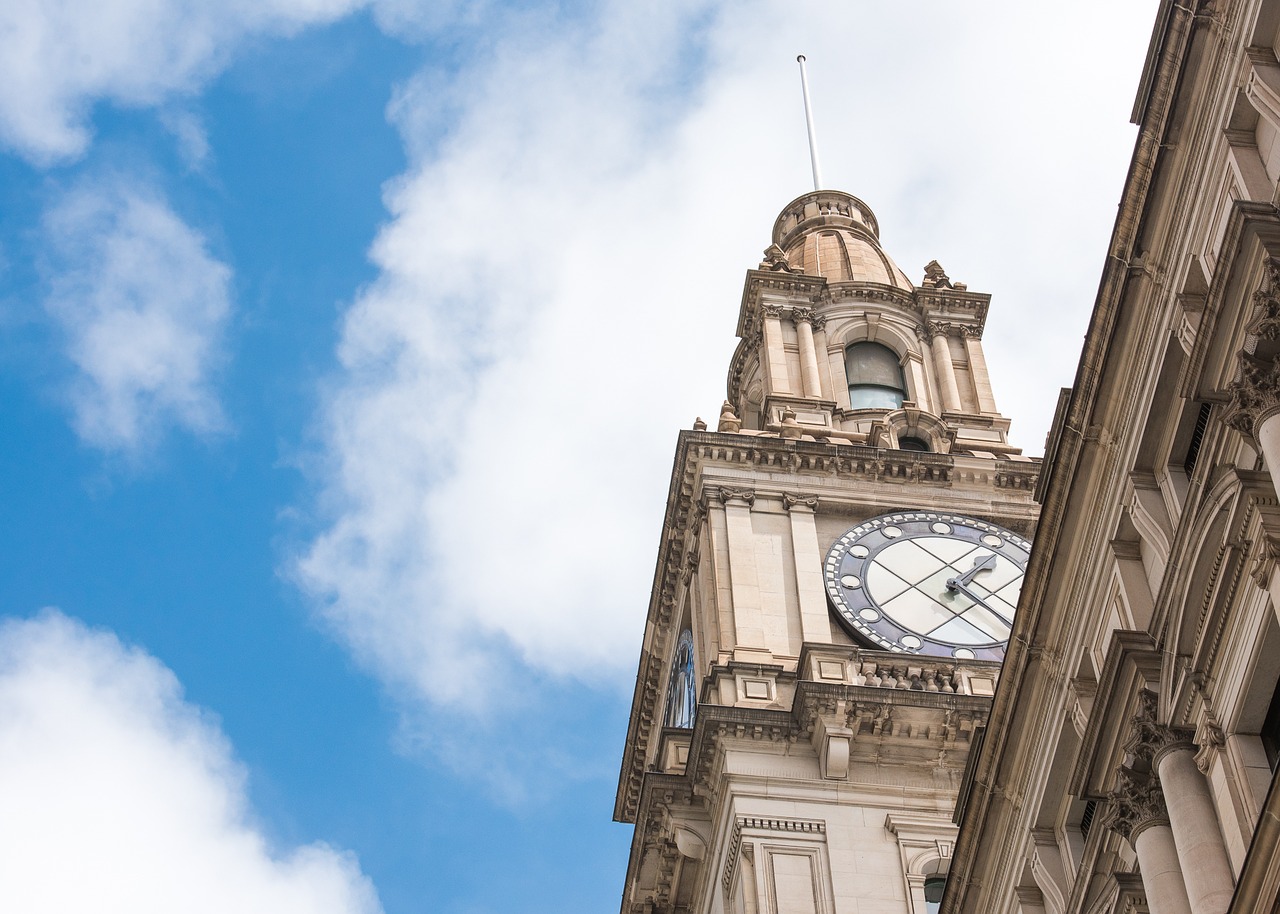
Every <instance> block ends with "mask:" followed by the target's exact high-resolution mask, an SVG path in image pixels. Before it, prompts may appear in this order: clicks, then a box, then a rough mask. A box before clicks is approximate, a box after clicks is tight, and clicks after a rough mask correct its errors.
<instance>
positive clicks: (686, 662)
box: [663, 628, 698, 730]
mask: <svg viewBox="0 0 1280 914" xmlns="http://www.w3.org/2000/svg"><path fill="white" fill-rule="evenodd" d="M697 710H698V686H697V683H695V682H694V673H693V632H691V631H689V629H687V628H686V629H685V630H684V631H682V632H681V633H680V640H678V641H677V642H676V656H675V659H674V660H673V661H672V662H671V678H670V679H669V680H668V681H667V714H666V718H665V719H664V720H663V725H664V726H667V727H679V728H682V729H686V730H687V729H689V728H691V727H692V726H693V716H694V714H695V713H697Z"/></svg>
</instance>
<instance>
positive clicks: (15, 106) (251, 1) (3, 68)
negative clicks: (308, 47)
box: [0, 0, 363, 164]
mask: <svg viewBox="0 0 1280 914" xmlns="http://www.w3.org/2000/svg"><path fill="white" fill-rule="evenodd" d="M361 5H363V4H362V0H226V2H218V3H205V2H201V0H97V2H93V3H84V2H77V0H9V2H6V3H4V4H0V144H2V145H5V146H8V147H9V148H10V149H13V150H15V151H16V152H18V153H19V154H20V155H22V156H24V157H26V158H28V159H30V160H31V161H33V162H36V163H38V164H50V163H52V162H56V161H59V160H66V159H70V158H75V157H76V156H79V155H80V154H81V153H83V152H84V150H85V148H86V146H87V145H88V143H89V140H90V128H89V126H88V119H89V113H90V111H91V109H92V107H93V106H94V105H95V104H96V103H98V102H103V101H105V102H110V103H114V104H117V105H120V106H123V107H132V108H136V107H154V106H158V105H161V104H163V103H165V102H166V101H167V100H169V99H172V98H175V97H182V96H188V95H191V94H193V93H195V92H196V91H197V90H198V89H199V88H200V87H201V86H202V85H203V84H204V83H205V82H206V81H207V80H208V79H209V78H211V77H212V76H214V75H215V74H217V73H218V72H219V71H220V70H221V69H222V68H223V67H224V66H225V65H226V64H227V61H228V60H229V58H230V56H231V54H232V53H233V52H234V50H235V48H236V47H237V46H239V45H240V44H241V43H243V42H244V41H245V40H246V39H247V38H250V37H252V36H258V35H267V36H270V35H291V34H293V33H295V32H297V31H298V30H300V29H302V28H304V27H306V26H309V25H317V24H321V23H325V22H331V21H333V20H335V19H337V18H339V17H341V16H343V15H346V14H347V13H349V12H350V11H351V10H353V9H355V8H358V7H359V6H361Z"/></svg>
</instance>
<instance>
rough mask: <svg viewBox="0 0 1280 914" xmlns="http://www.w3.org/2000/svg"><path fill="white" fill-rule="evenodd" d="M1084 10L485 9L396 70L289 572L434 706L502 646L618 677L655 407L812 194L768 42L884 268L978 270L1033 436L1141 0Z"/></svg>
mask: <svg viewBox="0 0 1280 914" xmlns="http://www.w3.org/2000/svg"><path fill="white" fill-rule="evenodd" d="M1095 5H1096V7H1097V9H1096V10H1093V11H1089V10H1085V9H1082V10H1078V11H1077V12H1076V14H1075V15H1073V16H1071V17H1067V19H1065V20H1064V19H1062V17H1052V21H1051V22H1049V21H1048V20H1046V21H1044V22H1040V21H1038V20H1037V19H1036V17H1034V16H1033V15H1032V14H1031V13H1029V12H1028V11H1027V8H1026V7H1025V5H1023V4H1017V3H1004V4H990V5H985V6H982V7H980V8H976V7H973V6H972V5H970V6H966V7H964V8H963V9H961V8H957V7H955V6H954V5H953V4H949V3H945V2H934V3H930V4H927V5H926V6H925V7H919V5H911V6H910V7H902V8H901V9H899V8H898V7H897V6H893V5H888V6H885V5H880V6H877V7H874V8H870V7H866V6H865V5H854V4H843V5H831V4H819V3H816V2H812V3H792V4H786V5H785V6H783V5H778V4H769V3H764V2H754V3H736V4H726V5H724V6H714V5H711V4H680V3H670V4H667V5H665V6H664V7H663V8H661V9H656V10H655V9H652V8H650V7H646V8H643V9H641V8H639V7H637V6H636V5H635V4H629V3H626V2H621V0H619V2H612V3H603V4H601V5H600V6H599V7H598V8H595V7H593V10H594V11H595V13H596V14H598V18H597V19H593V20H591V21H588V22H584V23H582V22H580V23H566V22H563V21H551V20H548V19H546V18H542V19H538V18H535V17H528V16H526V17H523V18H520V19H518V20H511V21H509V22H506V23H505V24H503V23H496V24H495V25H494V27H493V29H492V38H491V42H492V43H491V48H492V53H491V56H485V55H481V56H480V57H477V58H474V59H473V62H472V64H471V65H470V66H468V67H467V68H466V69H465V70H464V71H463V72H461V73H459V74H457V75H456V78H455V79H454V80H453V82H451V83H447V84H445V81H444V79H443V77H442V76H441V75H440V74H439V73H432V72H427V73H424V74H423V75H422V76H421V77H420V78H419V80H417V81H416V82H414V83H413V84H411V85H410V86H408V87H406V88H405V90H404V91H403V92H402V93H401V95H400V97H399V98H398V99H397V101H396V103H395V104H394V105H393V106H392V115H393V117H394V119H395V120H396V122H397V123H398V124H399V125H400V127H401V129H402V131H403V133H404V134H405V141H406V145H407V148H408V149H409V150H410V151H411V152H412V153H413V155H414V156H415V164H414V165H413V167H412V168H411V169H410V171H409V172H408V173H407V174H406V175H404V176H403V177H402V178H401V179H400V180H398V181H397V182H395V184H394V185H393V186H392V187H391V189H390V190H389V193H388V205H389V208H390V210H391V214H392V221H391V222H390V224H389V225H388V226H387V227H386V229H385V230H384V231H383V232H382V234H381V236H380V237H379V239H378V241H377V243H376V245H375V247H374V250H373V256H374V259H375V261H376V263H377V265H378V266H379V268H380V270H381V275H380V277H379V279H378V280H377V281H376V282H375V283H374V284H373V285H372V286H371V287H369V288H368V289H367V290H365V292H364V293H363V294H362V295H361V296H360V297H359V298H358V300H357V301H356V302H355V303H354V304H353V306H352V307H351V309H350V311H349V313H348V314H347V317H346V320H345V323H344V325H343V330H342V342H341V346H340V350H339V354H340V359H341V367H342V370H341V373H340V375H339V377H338V378H337V380H336V383H335V384H334V386H333V388H332V390H331V391H330V394H329V398H328V400H327V402H326V405H325V408H324V412H323V416H322V422H323V426H322V434H323V439H324V446H325V448H326V454H327V457H328V461H329V462H328V469H327V475H326V476H325V477H324V479H323V480H322V484H323V485H322V489H323V490H322V493H321V497H320V504H321V506H322V510H323V511H324V512H326V516H327V517H329V518H330V520H331V523H330V525H329V526H328V527H327V529H326V530H324V531H323V533H322V534H321V535H320V536H319V537H317V539H316V540H315V541H314V542H313V543H312V544H311V545H310V547H309V549H308V550H307V551H306V552H305V554H304V555H303V556H302V557H301V559H300V561H299V563H298V566H297V574H298V577H299V580H300V581H301V582H302V584H303V585H304V586H305V587H306V588H308V589H309V590H310V591H311V592H312V593H313V594H314V595H315V596H316V597H317V599H318V600H319V601H320V602H321V604H322V605H323V607H324V612H325V613H326V615H327V616H328V618H329V619H330V620H331V621H332V622H333V624H334V625H335V626H336V628H337V629H338V631H339V632H340V633H341V634H342V636H343V637H344V638H345V639H346V640H347V641H348V642H349V643H350V644H351V645H352V646H353V647H354V649H355V650H356V652H357V654H358V655H359V656H360V657H361V658H362V659H363V660H364V662H365V663H366V664H367V665H368V666H369V667H370V668H372V669H373V670H375V671H376V672H377V673H378V674H379V675H381V676H382V677H383V678H384V679H385V680H386V681H388V682H390V683H391V684H392V685H393V688H394V689H395V690H396V691H397V693H398V694H401V695H407V696H410V697H412V696H417V697H419V698H425V699H426V700H428V701H430V702H435V703H443V704H468V703H476V702H481V701H483V700H484V699H485V698H486V697H492V696H494V695H496V694H499V690H501V689H504V688H506V689H509V688H510V687H511V683H512V679H511V677H510V676H508V675H504V674H503V673H502V670H503V669H504V666H505V665H506V664H508V663H509V662H510V660H511V658H512V657H513V656H514V657H517V658H519V659H520V660H522V661H523V662H524V663H527V664H529V665H531V666H533V667H535V668H537V669H539V670H543V671H549V672H551V673H552V674H556V675H576V676H581V677H585V678H587V679H596V680H599V679H600V678H606V679H608V680H610V681H613V682H616V683H625V679H626V673H627V672H629V671H630V670H631V669H632V668H633V667H632V664H633V663H634V658H635V652H636V648H637V645H638V642H639V638H640V635H641V630H642V621H641V620H642V618H643V613H644V609H645V607H646V605H647V599H648V591H649V585H650V581H651V576H652V573H653V562H654V556H655V549H656V545H657V540H658V532H659V528H660V523H661V511H662V503H663V500H664V499H665V496H666V491H667V485H666V479H667V474H668V472H669V468H670V465H671V464H670V460H671V450H672V446H673V444H674V440H675V433H676V429H677V428H679V427H688V426H689V424H690V423H691V421H692V419H693V417H694V414H695V413H701V414H702V415H703V416H704V417H707V418H708V419H711V420H714V416H715V415H716V411H717V407H718V404H719V402H720V400H721V399H722V398H723V390H724V377H725V373H726V371H727V367H728V360H729V354H730V353H731V351H732V348H733V344H734V342H735V341H734V339H733V328H734V325H735V320H736V314H737V307H738V300H739V296H740V292H741V282H742V275H743V272H744V270H745V269H746V268H747V267H750V266H752V265H754V264H755V263H756V262H757V261H758V259H759V256H760V252H761V251H762V250H763V249H764V248H765V247H766V246H767V244H768V243H769V240H770V239H769V230H770V227H771V226H772V223H773V219H774V217H775V216H776V214H777V213H778V211H779V210H780V209H781V208H782V206H783V205H784V204H785V203H787V202H788V201H789V200H790V199H791V198H792V197H794V196H797V195H799V194H800V193H803V192H805V191H806V190H807V189H808V183H807V182H808V175H807V168H808V156H807V151H806V149H805V145H804V144H805V137H804V127H803V118H802V114H801V109H800V103H799V87H798V74H797V71H796V67H795V62H794V59H795V54H796V53H797V51H798V50H803V51H804V52H805V53H806V54H808V56H809V63H810V77H811V80H812V82H813V84H814V97H815V105H816V109H817V114H818V117H819V119H820V123H819V136H820V139H821V141H822V143H823V148H822V154H823V159H824V162H825V164H826V167H827V174H826V178H827V183H828V184H829V185H831V186H836V187H841V188H845V189H848V190H851V191H852V192H854V193H857V194H858V195H859V196H860V197H862V198H864V199H865V200H866V201H867V202H868V203H869V204H870V205H871V206H872V207H873V208H874V209H875V211H876V212H877V214H878V216H879V218H880V223H881V226H882V237H883V241H884V243H885V246H886V248H887V250H888V251H889V253H890V254H891V255H892V256H894V257H895V258H896V259H897V260H898V261H899V263H900V264H901V265H902V266H903V268H904V269H905V270H906V271H907V273H908V275H910V276H913V277H918V276H920V275H922V265H923V264H924V263H926V262H927V261H928V260H930V259H932V258H934V257H937V258H939V259H940V260H941V261H942V262H943V264H944V265H945V266H946V267H947V269H948V270H949V272H950V273H951V275H952V276H953V277H954V278H956V279H959V280H964V281H967V282H968V283H969V284H970V287H971V288H973V289H975V290H981V291H990V292H992V293H994V294H995V301H994V303H993V306H992V317H991V320H990V323H989V326H988V336H987V352H988V360H989V362H990V363H991V366H992V371H993V374H994V376H995V381H996V384H997V399H998V401H999V402H1000V404H1001V406H1002V408H1003V410H1004V412H1005V413H1006V414H1008V415H1011V416H1013V417H1014V419H1015V435H1016V438H1017V440H1020V441H1022V442H1024V443H1025V444H1026V445H1028V447H1029V450H1031V451H1032V452H1036V451H1038V449H1039V443H1040V441H1041V440H1043V435H1044V431H1045V429H1046V427H1047V424H1048V418H1049V414H1050V412H1051V410H1052V405H1053V399H1054V394H1055V392H1056V388H1057V387H1059V386H1061V385H1063V384H1068V383H1070V381H1071V377H1072V370H1073V367H1074V362H1075V358H1076V356H1077V354H1078V348H1077V347H1078V341H1079V337H1080V334H1081V333H1082V331H1083V327H1084V321H1085V317H1086V315H1087V313H1088V309H1089V307H1090V306H1091V304H1092V300H1093V294H1094V290H1095V287H1096V281H1097V276H1098V275H1099V271H1100V269H1101V266H1102V259H1103V256H1104V254H1105V241H1106V237H1107V232H1108V231H1109V229H1110V222H1111V219H1112V218H1113V214H1114V209H1113V207H1114V204H1115V201H1116V199H1117V198H1118V194H1119V190H1120V185H1121V179H1122V176H1123V168H1124V164H1125V161H1126V160H1127V155H1128V149H1129V147H1130V145H1131V143H1132V139H1133V134H1132V131H1131V130H1130V128H1129V127H1128V125H1127V124H1126V117H1127V114H1128V107H1129V104H1130V101H1131V93H1132V90H1133V88H1134V87H1135V86H1136V81H1137V75H1138V73H1139V71H1140V68H1141V63H1142V60H1141V58H1142V53H1143V50H1144V46H1145V45H1144V42H1145V37H1146V35H1147V33H1148V30H1149V19H1148V13H1150V12H1152V11H1151V10H1147V11H1137V12H1129V13H1125V14H1124V15H1123V16H1121V14H1120V13H1118V12H1117V11H1116V9H1115V8H1113V7H1112V6H1109V5H1105V4H1104V3H1103V2H1102V0H1096V2H1095ZM1046 15H1047V14H1046ZM1098 21H1106V22H1107V23H1108V27H1107V28H1106V29H1099V28H1097V25H1096V23H1097V22H1098ZM1031 35H1034V36H1035V40H1031V39H1030V38H1029V37H1028V36H1031ZM1084 47H1087V48H1089V49H1090V58H1091V60H1092V61H1093V63H1092V64H1091V65H1090V66H1089V67H1080V66H1078V65H1077V64H1078V57H1079V54H1080V49H1081V48H1084ZM441 111H447V112H450V113H454V112H456V117H457V120H456V122H455V123H454V124H453V127H452V129H451V130H450V131H449V133H448V135H447V136H445V138H444V139H442V140H441V139H439V138H438V137H437V136H436V135H435V134H434V133H433V131H434V130H436V129H437V128H438V127H439V125H440V118H441ZM1015 379H1016V382H1017V383H1015Z"/></svg>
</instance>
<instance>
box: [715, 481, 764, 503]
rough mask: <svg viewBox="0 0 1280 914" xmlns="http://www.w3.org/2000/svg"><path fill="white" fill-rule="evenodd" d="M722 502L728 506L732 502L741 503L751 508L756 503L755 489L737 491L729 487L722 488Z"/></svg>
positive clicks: (720, 493)
mask: <svg viewBox="0 0 1280 914" xmlns="http://www.w3.org/2000/svg"><path fill="white" fill-rule="evenodd" d="M719 495H720V501H721V502H723V503H724V504H726V505H727V504H728V503H729V502H731V501H740V502H742V503H743V504H745V505H746V506H747V507H751V506H752V505H754V504H755V501H756V490H755V489H735V488H731V487H729V486H721V487H720V492H719Z"/></svg>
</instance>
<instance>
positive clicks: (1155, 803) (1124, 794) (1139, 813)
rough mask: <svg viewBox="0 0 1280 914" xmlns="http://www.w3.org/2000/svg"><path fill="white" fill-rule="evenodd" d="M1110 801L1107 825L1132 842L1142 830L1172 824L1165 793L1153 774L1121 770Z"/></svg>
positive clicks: (1128, 769) (1126, 769) (1129, 769)
mask: <svg viewBox="0 0 1280 914" xmlns="http://www.w3.org/2000/svg"><path fill="white" fill-rule="evenodd" d="M1110 800H1111V808H1112V815H1111V819H1110V821H1109V822H1108V823H1107V826H1108V827H1109V828H1110V829H1112V830H1113V831H1115V832H1116V833H1117V834H1119V835H1120V836H1121V837H1122V838H1125V839H1127V840H1129V841H1130V842H1133V841H1136V840H1137V838H1138V835H1139V834H1140V833H1141V832H1142V830H1143V829H1146V828H1149V827H1151V826H1152V825H1168V824H1169V810H1168V809H1167V808H1166V807H1165V803H1164V793H1163V792H1162V791H1161V790H1160V782H1159V781H1158V780H1157V779H1156V778H1155V777H1153V776H1152V775H1149V774H1139V773H1138V772H1136V771H1134V770H1133V769H1131V768H1121V769H1120V774H1119V776H1118V777H1117V778H1116V789H1115V790H1113V791H1112V792H1111V796H1110Z"/></svg>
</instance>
